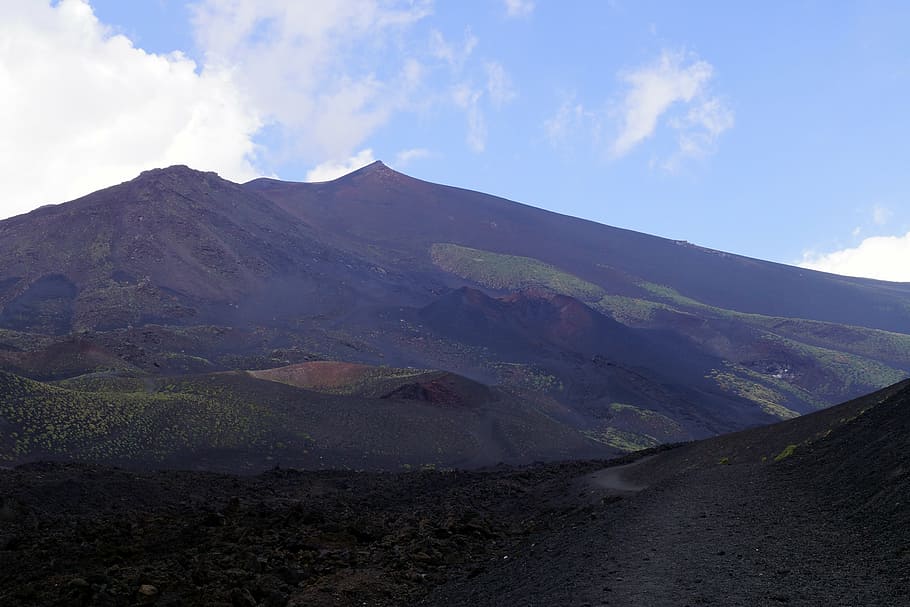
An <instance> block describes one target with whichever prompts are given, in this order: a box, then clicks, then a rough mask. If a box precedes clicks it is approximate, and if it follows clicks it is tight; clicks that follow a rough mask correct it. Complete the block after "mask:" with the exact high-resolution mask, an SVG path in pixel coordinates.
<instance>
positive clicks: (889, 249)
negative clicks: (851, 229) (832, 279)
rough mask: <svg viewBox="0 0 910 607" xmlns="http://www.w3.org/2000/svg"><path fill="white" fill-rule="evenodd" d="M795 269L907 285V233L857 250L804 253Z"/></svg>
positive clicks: (875, 239)
mask: <svg viewBox="0 0 910 607" xmlns="http://www.w3.org/2000/svg"><path fill="white" fill-rule="evenodd" d="M798 265H799V266H801V267H803V268H809V269H811V270H820V271H822V272H831V273H833V274H843V275H846V276H861V277H865V278H877V279H879V280H891V281H897V282H910V232H908V233H906V234H904V235H903V236H873V237H870V238H866V239H865V240H863V241H862V242H861V243H860V244H859V245H858V246H856V247H853V248H848V249H843V250H841V251H835V252H833V253H825V254H816V253H811V252H810V253H806V254H805V255H803V259H802V261H800V262H799V263H798Z"/></svg>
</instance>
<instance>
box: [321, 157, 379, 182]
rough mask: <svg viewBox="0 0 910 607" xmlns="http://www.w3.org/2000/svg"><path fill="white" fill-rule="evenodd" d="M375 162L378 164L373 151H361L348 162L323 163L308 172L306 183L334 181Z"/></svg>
mask: <svg viewBox="0 0 910 607" xmlns="http://www.w3.org/2000/svg"><path fill="white" fill-rule="evenodd" d="M373 162H376V159H375V158H374V157H373V150H371V149H366V150H360V151H359V152H357V153H356V154H354V155H353V156H351V157H350V158H348V159H347V160H342V161H340V162H336V161H329V162H323V163H322V164H320V165H318V166H316V167H314V168H313V169H311V170H310V171H308V172H307V174H306V181H310V182H315V181H332V180H333V179H338V178H339V177H342V176H344V175H347V174H348V173H350V172H352V171H356V170H357V169H360V168H363V167H365V166H366V165H368V164H371V163H373Z"/></svg>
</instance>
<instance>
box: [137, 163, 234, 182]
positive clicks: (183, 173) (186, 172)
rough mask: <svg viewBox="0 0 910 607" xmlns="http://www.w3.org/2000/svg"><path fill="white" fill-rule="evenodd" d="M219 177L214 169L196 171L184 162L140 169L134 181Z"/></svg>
mask: <svg viewBox="0 0 910 607" xmlns="http://www.w3.org/2000/svg"><path fill="white" fill-rule="evenodd" d="M213 177H214V178H216V179H220V176H219V175H218V173H216V172H214V171H198V170H196V169H193V168H190V167H188V166H186V165H185V164H174V165H171V166H169V167H164V168H159V169H148V170H146V171H142V172H141V173H139V175H138V176H137V177H136V178H135V181H144V182H149V181H155V182H174V181H184V180H187V179H191V180H202V179H210V178H213Z"/></svg>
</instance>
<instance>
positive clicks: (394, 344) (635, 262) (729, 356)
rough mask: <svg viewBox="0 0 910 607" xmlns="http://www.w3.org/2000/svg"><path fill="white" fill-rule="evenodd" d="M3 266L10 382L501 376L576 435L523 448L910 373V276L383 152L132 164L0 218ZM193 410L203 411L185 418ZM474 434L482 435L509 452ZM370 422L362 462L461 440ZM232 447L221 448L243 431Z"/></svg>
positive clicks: (286, 395) (699, 422)
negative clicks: (314, 373) (339, 368)
mask: <svg viewBox="0 0 910 607" xmlns="http://www.w3.org/2000/svg"><path fill="white" fill-rule="evenodd" d="M0 260H2V263H0V369H2V370H5V371H7V372H8V373H11V374H14V375H15V376H16V377H19V378H27V379H29V380H32V381H37V382H42V385H46V386H48V389H51V390H56V389H72V384H73V382H82V384H80V385H88V386H90V387H91V389H92V390H94V391H96V392H99V393H102V394H111V393H116V394H121V393H123V389H122V388H123V382H124V381H125V380H129V381H130V382H134V384H130V385H131V386H134V385H139V384H141V385H146V384H147V385H150V386H155V388H154V390H153V392H154V391H156V390H158V387H157V386H160V385H162V384H161V382H165V384H164V385H166V383H167V381H169V379H168V378H175V379H174V381H177V382H192V381H196V380H195V379H193V378H198V377H211V378H214V379H212V381H215V382H227V381H228V380H227V379H225V378H226V377H231V378H233V379H231V382H234V383H232V384H230V388H227V387H226V388H224V389H225V390H240V391H241V392H242V393H243V394H244V395H245V396H243V398H241V400H244V399H247V398H249V401H250V402H254V403H255V404H257V405H261V406H263V407H266V408H270V407H273V406H275V405H274V403H273V402H271V401H269V400H268V399H270V398H277V399H278V400H279V401H280V402H282V403H290V402H292V401H293V402H297V403H300V404H299V406H300V407H302V408H303V409H308V408H318V407H320V406H322V405H321V404H320V403H323V400H324V398H327V397H326V396H325V395H324V394H323V393H320V392H317V391H314V390H311V389H309V388H307V387H305V386H304V387H301V386H293V385H292V386H287V385H285V386H284V387H282V388H276V387H274V386H272V385H271V384H270V383H269V381H267V380H256V378H255V377H253V376H250V375H242V379H238V378H239V377H241V376H239V375H236V374H235V375H233V376H231V375H230V374H229V375H223V373H224V372H235V373H239V372H245V371H256V372H260V371H266V370H268V369H277V368H280V367H288V366H291V365H301V364H307V363H313V362H316V361H326V362H333V364H337V363H348V364H357V365H367V366H369V367H383V368H388V369H408V368H415V369H422V370H426V371H427V372H429V373H432V372H435V371H434V370H436V371H438V372H442V373H444V374H449V375H443V376H440V377H461V378H463V380H464V381H462V380H458V381H457V382H454V383H452V384H451V386H455V388H452V389H453V390H456V393H458V394H461V392H459V391H460V390H464V391H465V394H468V395H475V396H476V395H477V394H479V393H480V392H478V390H479V388H477V387H476V385H482V386H484V389H488V390H493V388H490V386H496V388H495V390H496V391H497V392H496V393H497V394H502V395H504V396H503V397H502V398H503V399H504V400H502V401H501V402H509V403H513V405H511V406H514V407H516V408H517V409H516V410H517V411H520V412H521V413H520V415H519V417H521V416H524V415H525V414H526V413H528V412H531V411H533V412H534V413H533V415H531V417H522V421H521V422H520V424H519V425H522V426H523V427H524V428H525V431H524V434H523V436H526V437H527V436H544V437H545V436H547V433H548V432H549V430H548V428H557V427H558V428H559V432H567V433H569V434H571V435H572V436H573V438H572V439H571V440H568V442H566V443H565V444H566V445H571V448H567V449H564V450H559V449H557V450H554V449H551V448H543V449H542V451H534V450H533V449H524V448H522V449H518V450H517V451H514V452H515V453H521V454H524V455H523V457H524V456H526V457H537V456H538V455H540V456H541V457H544V458H547V457H555V456H557V455H559V456H571V455H572V454H573V453H577V454H581V453H590V449H589V447H590V445H591V444H592V443H593V444H595V445H599V446H600V447H599V448H602V449H604V450H605V451H604V452H613V450H615V449H622V450H630V449H636V448H642V447H649V446H654V445H656V444H659V443H663V442H673V441H680V440H689V439H693V438H702V437H708V436H713V435H716V434H719V433H724V432H730V431H733V430H738V429H742V428H745V427H750V426H755V425H762V424H767V423H770V422H773V421H776V420H780V419H787V418H791V417H794V416H797V415H801V414H805V413H808V412H811V411H815V410H817V409H820V408H824V407H826V406H828V405H831V404H834V403H836V402H841V401H843V400H846V399H848V398H852V397H855V396H858V395H860V394H864V393H866V392H869V391H871V390H874V389H877V388H881V387H883V386H886V385H889V384H892V383H894V382H897V381H899V380H901V379H903V378H904V377H906V376H907V375H908V371H910V285H908V284H898V283H887V282H882V281H873V280H864V279H856V278H845V277H840V276H834V275H830V274H823V273H818V272H813V271H809V270H805V269H801V268H793V267H788V266H784V265H780V264H774V263H769V262H763V261H759V260H753V259H748V258H744V257H740V256H736V255H731V254H727V253H722V252H718V251H711V250H708V249H704V248H701V247H697V246H693V245H690V244H688V243H685V242H680V241H672V240H666V239H662V238H657V237H654V236H648V235H645V234H640V233H636V232H631V231H628V230H622V229H619V228H613V227H609V226H604V225H601V224H597V223H593V222H590V221H584V220H581V219H576V218H572V217H567V216H564V215H559V214H555V213H551V212H548V211H544V210H541V209H536V208H533V207H529V206H525V205H522V204H518V203H515V202H510V201H508V200H504V199H502V198H497V197H494V196H489V195H486V194H482V193H478V192H471V191H468V190H463V189H458V188H453V187H448V186H442V185H437V184H432V183H428V182H424V181H420V180H418V179H414V178H411V177H408V176H406V175H403V174H401V173H398V172H396V171H393V170H392V169H390V168H388V167H387V166H385V165H384V164H382V163H380V162H377V163H374V164H372V165H369V166H367V167H365V168H363V169H361V170H359V171H355V172H354V173H351V174H349V175H347V176H344V177H342V178H340V179H337V180H335V181H330V182H325V183H315V184H304V183H288V182H282V181H276V180H271V179H257V180H254V181H252V182H249V183H247V184H235V183H231V182H229V181H226V180H223V179H221V178H219V177H218V176H217V175H215V174H213V173H202V172H198V171H194V170H192V169H189V168H187V167H181V166H176V167H170V168H167V169H156V170H152V171H147V172H145V173H143V174H142V175H140V176H139V177H137V178H136V179H134V180H132V181H129V182H126V183H123V184H120V185H116V186H113V187H111V188H107V189H105V190H101V191H99V192H95V193H93V194H90V195H88V196H86V197H83V198H80V199H78V200H75V201H72V202H68V203H64V204H60V205H56V206H49V207H43V208H41V209H38V210H35V211H33V212H31V213H28V214H26V215H21V216H18V217H14V218H11V219H7V220H5V221H2V222H0ZM219 374H222V375H219ZM275 374H276V375H275V376H279V375H281V372H278V371H276V372H275ZM183 377H185V378H187V379H182V378H183ZM253 380H256V381H253ZM206 381H208V380H206ZM428 381H429V384H427V385H424V384H421V383H420V382H416V383H414V385H410V386H408V387H404V386H402V387H401V389H402V390H404V392H402V393H401V394H408V395H411V396H415V397H417V400H418V401H420V399H421V398H430V399H431V400H432V398H435V396H434V395H436V394H437V393H436V392H435V390H437V388H438V387H439V385H440V384H438V383H437V384H434V383H433V381H434V380H428ZM136 382H139V383H136ZM465 382H474V384H468V383H465ZM228 383H230V382H228ZM271 383H272V384H273V383H274V382H271ZM443 383H445V382H443ZM446 385H448V384H446ZM267 386H268V387H267ZM456 388H457V389H456ZM279 389H280V390H286V392H282V395H281V396H280V397H279V396H276V393H275V392H274V391H275V390H279ZM447 389H448V388H447ZM136 390H138V388H137V389H136ZM287 390H295V391H293V395H292V392H287ZM129 391H133V387H131V388H130V390H129ZM260 394H261V396H257V395H260ZM319 394H323V395H322V396H319ZM330 396H331V398H341V397H343V398H353V396H352V395H338V394H334V395H330ZM379 396H382V394H378V393H372V394H371V395H370V397H371V398H374V397H375V398H378V397H379ZM4 398H7V397H4ZM105 398H106V397H105ZM105 398H102V399H101V401H98V402H99V403H100V402H102V401H103V402H107V401H106V400H105ZM143 398H144V397H143ZM156 398H157V397H156ZM465 398H467V397H465ZM470 398H474V396H471V397H470ZM380 400H381V399H380ZM444 400H445V399H444ZM89 401H91V402H94V401H92V399H89ZM152 401H153V402H156V403H157V402H158V401H157V400H155V399H152ZM7 402H9V400H8V398H7ZM29 402H31V401H29ZM80 402H82V401H80ZM143 402H144V401H143ZM181 402H184V401H181ZM244 402H247V401H246V400H244ZM420 402H422V403H423V405H424V406H429V405H433V406H436V408H435V409H434V411H435V413H433V415H438V416H455V417H450V418H446V419H447V420H448V421H445V423H454V421H453V420H455V419H457V415H458V414H457V413H455V412H453V411H455V410H453V409H446V408H445V407H444V406H442V405H444V403H433V402H428V401H420ZM18 406H26V405H25V404H23V403H19V405H18ZM96 406H98V407H101V406H102V405H101V404H97V405H96ZM150 406H151V405H150ZM155 406H158V405H155ZM282 406H283V405H282ZM162 407H163V405H162ZM36 410H37V409H36ZM147 410H148V411H151V409H147ZM378 410H380V409H376V411H378ZM180 411H181V409H180V408H179V407H178V408H177V409H174V408H171V409H167V408H162V409H161V416H162V417H161V420H162V421H161V423H177V420H180V419H184V418H181V417H180V415H182V413H179V412H180ZM214 411H215V412H214V413H213V414H212V415H215V416H216V417H217V415H218V414H219V413H218V410H217V408H216V409H214ZM362 414H363V413H362ZM387 414H388V415H392V416H393V418H394V416H395V415H398V413H396V412H387ZM48 415H50V413H48ZM225 415H228V413H225ZM364 415H365V414H364ZM528 415H530V414H529V413H528ZM169 419H170V420H171V421H168V420H169ZM202 419H208V420H209V421H211V419H212V418H199V419H198V420H197V421H195V422H193V423H203V422H202V421H201V420H202ZM365 419H366V418H365ZM370 419H372V418H370ZM438 419H439V421H440V423H442V422H443V418H442V417H439V418H438ZM478 419H479V418H478ZM8 421H9V419H8V418H7V422H8ZM184 421H185V420H184ZM184 421H181V422H180V423H184ZM47 423H55V422H54V421H53V420H50V419H48V420H39V419H36V420H35V424H36V425H28V426H26V427H23V428H21V431H23V432H26V433H28V434H30V436H32V438H35V439H36V440H37V436H38V435H39V434H40V431H39V430H40V427H43V425H41V424H45V425H46V424H47ZM205 423H209V422H205ZM283 423H284V422H282V423H278V424H277V425H275V426H270V427H269V428H268V433H269V436H270V437H271V438H273V439H274V441H277V442H283V441H281V440H280V438H279V436H278V434H280V432H279V430H281V428H282V424H283ZM471 423H473V422H471ZM468 425H470V424H468ZM358 427H359V428H360V429H359V430H357V432H363V433H368V432H371V431H370V430H368V428H375V427H376V426H375V425H374V424H372V423H364V424H363V425H361V426H358ZM486 428H487V429H486V430H484V432H483V433H481V434H482V435H483V436H484V437H485V438H484V439H483V446H482V447H478V452H479V453H485V454H487V456H488V457H489V458H495V457H498V456H500V455H501V456H502V457H504V459H510V457H509V456H508V453H509V450H508V449H506V450H504V451H503V450H502V449H501V448H500V446H497V443H496V439H495V438H494V434H495V433H490V432H489V431H488V430H489V426H487V427H486ZM273 431H274V432H275V433H276V434H274V435H273V434H271V433H272V432H273ZM569 434H566V435H565V436H568V435H569ZM198 436H207V434H206V433H205V432H200V433H199V434H198ZM365 436H366V434H356V435H355V436H352V438H351V441H353V442H354V443H356V442H357V441H360V440H364V441H366V438H365ZM371 436H372V437H373V438H371V440H373V439H375V438H376V437H375V432H373V433H372V434H371ZM478 436H480V435H478ZM380 438H381V440H379V443H381V446H377V447H376V449H375V451H376V453H377V455H376V457H375V458H374V459H375V461H373V462H372V463H373V464H375V465H377V466H381V465H396V463H397V464H401V463H402V462H424V463H452V462H459V461H468V459H469V458H468V459H464V458H462V457H461V456H460V455H457V454H456V453H454V452H453V453H452V454H443V455H444V456H441V457H438V458H433V459H432V461H426V460H427V458H426V454H425V453H424V452H423V451H421V450H420V448H418V447H416V446H413V445H412V447H413V449H415V451H414V453H412V454H410V456H408V457H405V458H403V459H402V458H398V459H396V458H386V457H385V456H380V455H378V454H379V453H386V452H387V451H386V449H387V447H389V446H390V445H394V444H395V442H396V440H397V439H395V437H394V434H390V435H388V436H384V437H380ZM42 440H44V439H42ZM48 440H50V439H48ZM270 440H271V439H270ZM377 440H378V439H377ZM522 440H524V439H522ZM542 440H546V439H545V438H544V439H542ZM203 442H204V441H203ZM507 442H508V441H507ZM519 442H520V441H519ZM379 443H377V444H379ZM201 444H202V443H200V445H201ZM292 444H296V443H293V442H292ZM510 444H511V443H510ZM447 445H448V444H447ZM447 445H443V446H440V448H441V449H443V450H445V449H447V448H448V446H447ZM235 446H236V447H237V449H238V450H235V451H234V452H233V453H235V455H236V454H237V453H239V452H240V451H242V450H243V449H247V450H248V451H249V450H252V449H254V448H255V443H254V442H250V441H247V442H246V443H243V449H241V445H240V444H239V443H237V444H235ZM512 446H514V445H512ZM551 446H552V445H551ZM509 448H512V447H509ZM61 449H63V450H64V451H66V452H68V453H69V451H67V449H69V447H66V448H63V447H61ZM194 449H195V447H194ZM324 449H325V453H323V455H324V456H326V457H328V458H329V459H330V460H332V461H338V462H344V463H343V465H360V464H354V463H353V461H354V460H352V459H349V458H348V459H346V458H347V457H348V456H343V457H342V456H341V455H340V452H338V451H337V450H334V448H333V447H330V446H328V444H326V446H325V447H324ZM573 450H574V451H573ZM456 451H457V450H456ZM532 452H533V453H536V454H537V455H534V454H533V453H532ZM74 453H75V452H74ZM80 453H83V452H80ZM168 453H171V451H168ZM194 453H195V451H194ZM35 454H37V452H35ZM450 455H451V457H450ZM411 456H413V457H411ZM181 457H183V456H181ZM232 457H233V456H232ZM285 457H286V458H287V457H291V458H292V459H293V457H294V456H293V455H289V454H285ZM317 457H318V456H317ZM351 457H354V456H351ZM356 458H359V459H356ZM356 458H355V459H356V461H358V462H366V464H370V463H371V462H370V457H369V456H364V455H363V453H360V454H359V455H357V456H356ZM102 459H103V458H102ZM180 461H188V460H185V459H184V460H180ZM244 461H246V460H244V459H243V458H240V459H239V460H231V461H230V462H229V465H228V463H225V465H226V466H227V468H226V469H233V468H231V466H239V467H241V468H242V467H243V466H244V465H245V464H244V463H243V462H244ZM301 461H303V460H301ZM479 462H480V460H477V463H479ZM223 463H224V462H223ZM261 464H262V462H261V461H260V465H261Z"/></svg>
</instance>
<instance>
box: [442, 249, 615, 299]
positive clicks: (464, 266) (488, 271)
mask: <svg viewBox="0 0 910 607" xmlns="http://www.w3.org/2000/svg"><path fill="white" fill-rule="evenodd" d="M430 256H431V258H432V259H433V263H434V264H436V265H437V266H438V267H439V268H441V269H443V270H445V271H446V272H451V273H452V274H455V275H456V276H459V277H461V278H464V279H467V280H473V281H474V282H476V283H478V284H481V285H483V286H485V287H489V288H491V289H510V290H517V289H526V288H529V287H544V288H547V289H550V290H551V291H555V292H557V293H561V294H563V295H569V296H570V297H575V298H577V299H581V300H582V301H587V302H596V301H598V300H599V299H600V298H601V297H603V296H604V294H605V293H604V290H603V289H602V288H600V287H599V286H597V285H596V284H594V283H590V282H587V281H586V280H582V279H581V278H578V277H577V276H575V275H573V274H569V273H568V272H564V271H562V270H560V269H559V268H557V267H555V266H552V265H550V264H548V263H544V262H542V261H540V260H538V259H534V258H532V257H522V256H520V255H505V254H503V253H493V252H491V251H483V250H481V249H472V248H470V247H463V246H460V245H456V244H448V243H437V244H434V245H433V246H432V247H430Z"/></svg>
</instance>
